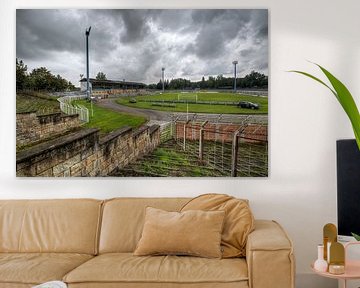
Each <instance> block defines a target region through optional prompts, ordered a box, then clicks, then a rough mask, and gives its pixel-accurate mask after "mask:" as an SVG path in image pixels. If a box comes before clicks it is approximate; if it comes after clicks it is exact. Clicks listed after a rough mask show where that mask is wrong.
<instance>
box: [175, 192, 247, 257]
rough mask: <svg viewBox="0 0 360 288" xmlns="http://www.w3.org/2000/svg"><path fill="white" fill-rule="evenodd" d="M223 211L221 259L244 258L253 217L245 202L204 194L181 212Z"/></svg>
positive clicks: (225, 196) (186, 205) (220, 195)
mask: <svg viewBox="0 0 360 288" xmlns="http://www.w3.org/2000/svg"><path fill="white" fill-rule="evenodd" d="M188 210H207V211H217V210H222V211H225V213H226V214H225V221H224V228H223V232H222V236H221V248H222V251H223V253H222V257H223V258H232V257H243V256H246V241H247V236H248V235H249V233H250V232H251V231H253V230H254V217H253V214H252V213H251V210H250V207H249V205H248V201H247V200H240V199H236V198H234V197H232V196H229V195H224V194H205V195H200V196H198V197H196V198H194V199H192V200H190V201H189V202H188V203H187V204H185V205H184V207H183V208H182V209H181V211H188Z"/></svg>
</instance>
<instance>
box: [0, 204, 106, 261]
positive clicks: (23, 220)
mask: <svg viewBox="0 0 360 288" xmlns="http://www.w3.org/2000/svg"><path fill="white" fill-rule="evenodd" d="M101 205H102V201H98V200H91V199H66V200H0V227H1V229H0V239H1V241H0V252H4V253H6V252H15V253H16V252H26V253H40V252H49V253H52V252H58V253H82V254H95V253H96V251H97V239H98V238H97V237H98V229H99V222H100V215H101Z"/></svg>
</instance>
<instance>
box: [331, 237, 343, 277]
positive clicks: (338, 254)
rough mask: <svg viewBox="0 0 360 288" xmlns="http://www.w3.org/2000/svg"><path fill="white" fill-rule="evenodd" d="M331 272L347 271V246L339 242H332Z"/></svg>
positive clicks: (341, 272) (340, 272)
mask: <svg viewBox="0 0 360 288" xmlns="http://www.w3.org/2000/svg"><path fill="white" fill-rule="evenodd" d="M328 262H329V273H331V274H344V273H345V248H344V246H343V245H342V244H341V243H339V242H333V243H331V247H330V261H328Z"/></svg>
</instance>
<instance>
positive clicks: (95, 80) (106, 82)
mask: <svg viewBox="0 0 360 288" xmlns="http://www.w3.org/2000/svg"><path fill="white" fill-rule="evenodd" d="M80 82H86V78H82V79H81V80H80ZM89 82H91V84H98V85H101V84H110V85H111V84H120V85H137V86H146V84H145V83H141V82H132V81H118V80H97V79H95V78H89Z"/></svg>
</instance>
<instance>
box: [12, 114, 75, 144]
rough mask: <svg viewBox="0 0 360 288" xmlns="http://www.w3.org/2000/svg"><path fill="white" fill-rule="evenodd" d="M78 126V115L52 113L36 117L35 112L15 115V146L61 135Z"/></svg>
mask: <svg viewBox="0 0 360 288" xmlns="http://www.w3.org/2000/svg"><path fill="white" fill-rule="evenodd" d="M79 125H80V120H79V117H78V115H64V114H61V113H53V114H48V115H36V113H35V112H26V113H17V114H16V146H24V145H28V144H30V143H34V142H38V141H41V140H44V139H46V138H49V137H53V136H56V135H59V134H63V133H64V132H66V131H69V130H71V129H74V128H76V127H78V126H79Z"/></svg>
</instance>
